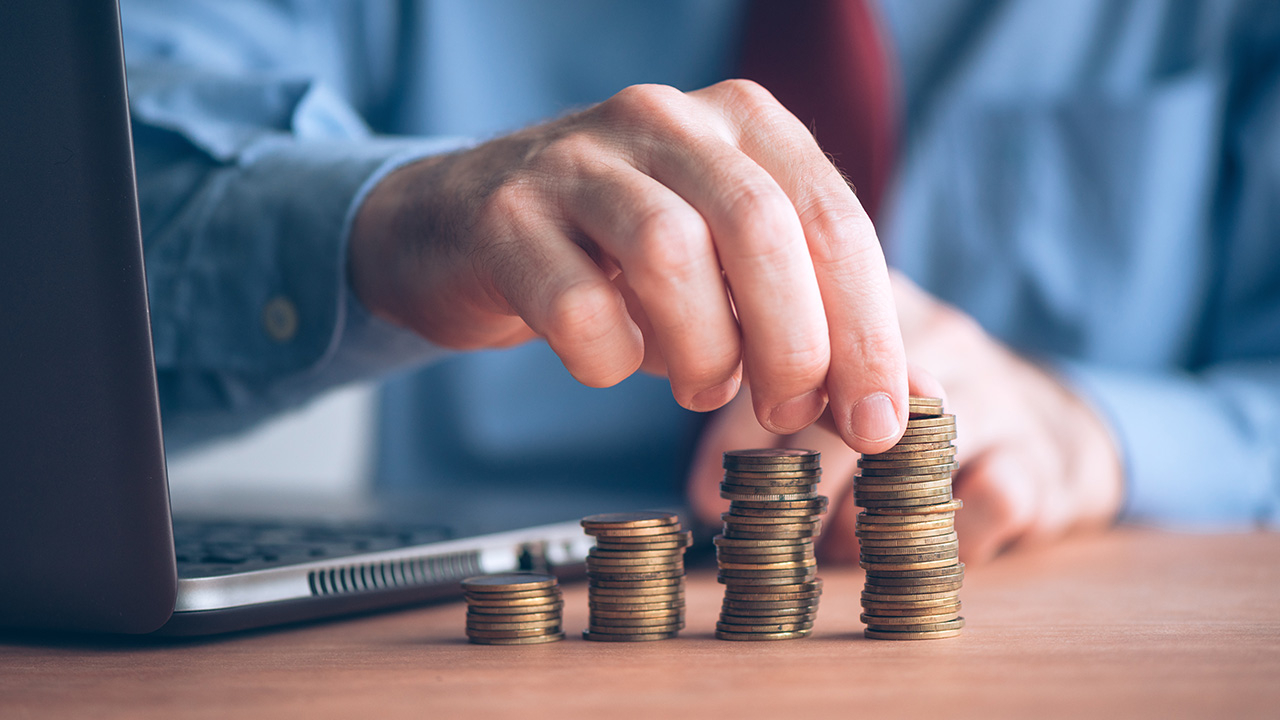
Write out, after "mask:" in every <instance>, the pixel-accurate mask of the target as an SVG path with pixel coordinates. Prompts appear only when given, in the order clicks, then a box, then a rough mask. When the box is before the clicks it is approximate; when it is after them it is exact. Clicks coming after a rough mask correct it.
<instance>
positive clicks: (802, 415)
mask: <svg viewBox="0 0 1280 720" xmlns="http://www.w3.org/2000/svg"><path fill="white" fill-rule="evenodd" d="M631 90H632V91H631V92H627V93H620V94H619V95H618V96H615V99H617V100H619V101H620V104H619V105H618V107H619V108H621V109H623V110H625V111H626V113H627V114H628V116H631V117H661V118H665V119H666V120H665V121H664V122H663V123H662V124H661V125H660V126H655V128H654V131H653V132H654V134H655V135H662V136H664V137H675V138H677V139H678V141H677V142H666V143H648V144H647V145H645V146H644V147H639V148H636V149H635V150H634V157H633V160H634V161H635V162H636V164H637V167H639V168H640V169H641V170H642V171H644V172H646V173H648V174H649V175H651V176H652V177H653V178H654V179H656V180H657V181H658V182H660V183H662V184H663V185H666V186H667V187H670V188H671V189H672V190H674V191H675V192H676V193H678V194H679V195H680V196H681V197H682V198H684V199H685V201H686V202H688V203H689V204H690V205H692V206H693V207H694V208H695V209H696V210H697V211H698V213H699V214H701V216H702V217H703V218H704V219H705V220H706V223H707V225H708V226H709V227H710V229H711V237H712V238H713V241H714V244H715V250H716V253H717V254H718V257H719V262H720V266H721V268H722V269H723V270H724V273H725V276H726V277H727V279H728V285H729V287H730V289H731V293H732V303H733V307H734V309H735V310H736V312H737V316H738V321H739V325H740V327H741V335H742V357H743V364H744V368H745V372H746V375H747V377H748V378H750V382H751V384H752V391H753V392H752V397H753V398H754V403H755V409H756V415H757V417H758V418H759V419H760V422H761V423H762V424H763V425H764V426H765V427H766V428H767V429H769V430H771V431H774V432H778V433H790V432H794V431H796V430H799V429H800V428H802V427H805V426H806V425H808V424H809V423H811V422H813V421H814V420H816V419H817V418H818V416H819V415H820V414H821V413H822V410H823V408H824V407H825V405H826V393H825V391H824V389H823V385H824V382H825V379H826V374H827V365H828V362H829V361H830V356H831V353H830V342H829V339H828V329H827V321H826V316H825V315H824V313H823V311H822V296H821V293H820V292H819V290H818V281H817V278H816V276H815V275H814V271H813V263H812V261H811V260H810V258H809V251H808V248H807V247H806V246H805V242H804V232H803V229H802V228H801V225H800V221H799V218H798V217H797V216H796V211H795V207H794V206H793V205H792V204H791V201H790V199H788V198H787V195H786V193H784V192H783V191H782V189H781V188H780V187H779V186H778V183H777V182H776V181H775V180H774V179H773V178H772V177H770V175H769V173H767V172H766V171H765V170H764V169H763V168H761V167H760V165H759V164H758V163H756V162H755V161H754V160H752V159H751V158H750V157H748V156H747V155H745V154H743V153H742V151H741V150H739V149H738V148H737V147H735V146H734V145H732V144H731V142H730V141H729V140H730V139H731V138H728V137H727V133H726V132H724V131H723V128H722V127H718V126H717V121H716V113H715V112H708V108H707V107H706V106H694V105H690V104H689V103H688V98H687V97H686V96H683V95H679V96H678V97H677V96H671V95H666V94H665V92H666V91H659V90H652V89H651V90H645V89H643V88H640V89H636V88H633V89H631ZM670 92H671V93H675V92H676V91H674V90H671V91H670ZM611 102H612V101H611ZM673 107H674V108H676V110H675V111H674V112H676V116H675V117H673V109H672V108H673ZM680 113H683V114H682V115H681V114H680ZM719 125H723V122H720V123H719ZM655 321H656V318H655ZM670 359H671V358H670V357H668V360H670Z"/></svg>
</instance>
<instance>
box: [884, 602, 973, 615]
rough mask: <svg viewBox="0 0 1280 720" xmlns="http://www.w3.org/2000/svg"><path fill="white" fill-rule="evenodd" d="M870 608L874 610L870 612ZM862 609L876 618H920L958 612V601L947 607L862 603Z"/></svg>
mask: <svg viewBox="0 0 1280 720" xmlns="http://www.w3.org/2000/svg"><path fill="white" fill-rule="evenodd" d="M872 608H875V609H874V610H872ZM863 609H864V610H867V611H868V612H870V614H872V615H876V616H878V617H920V616H921V615H942V614H946V613H956V612H959V611H960V601H959V600H957V601H955V602H954V603H952V604H950V605H947V604H943V605H925V606H924V607H884V606H882V605H880V604H879V603H863Z"/></svg>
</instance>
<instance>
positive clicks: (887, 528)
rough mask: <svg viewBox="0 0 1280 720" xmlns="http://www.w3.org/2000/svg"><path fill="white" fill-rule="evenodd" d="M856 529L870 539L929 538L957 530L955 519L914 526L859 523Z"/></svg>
mask: <svg viewBox="0 0 1280 720" xmlns="http://www.w3.org/2000/svg"><path fill="white" fill-rule="evenodd" d="M921 525H925V523H921ZM854 530H855V531H857V535H858V537H860V538H867V539H869V540H883V541H889V540H915V539H917V538H929V537H936V536H939V535H948V534H950V533H953V532H955V521H953V520H945V521H938V522H936V523H928V525H927V526H926V527H913V526H912V525H910V524H907V523H903V524H901V525H884V524H879V525H877V524H874V523H873V524H864V523H857V524H856V525H854Z"/></svg>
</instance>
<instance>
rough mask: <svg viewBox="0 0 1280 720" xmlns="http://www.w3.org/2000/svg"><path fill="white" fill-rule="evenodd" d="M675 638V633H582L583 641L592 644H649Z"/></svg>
mask: <svg viewBox="0 0 1280 720" xmlns="http://www.w3.org/2000/svg"><path fill="white" fill-rule="evenodd" d="M673 637H676V633H674V632H667V633H645V634H643V635H609V634H606V633H593V632H591V631H590V630H583V631H582V639H583V640H592V641H594V642H649V641H652V640H667V639H669V638H673Z"/></svg>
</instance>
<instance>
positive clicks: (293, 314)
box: [262, 295, 298, 343]
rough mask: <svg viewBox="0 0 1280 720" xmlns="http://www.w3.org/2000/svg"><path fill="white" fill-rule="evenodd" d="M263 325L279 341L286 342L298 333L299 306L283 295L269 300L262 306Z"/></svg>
mask: <svg viewBox="0 0 1280 720" xmlns="http://www.w3.org/2000/svg"><path fill="white" fill-rule="evenodd" d="M262 327H263V328H265V329H266V331H267V335H268V336H270V337H271V339H272V340H275V341H276V342H278V343H286V342H289V341H290V340H292V339H293V337H294V336H295V335H297V334H298V307H297V306H296V305H294V304H293V301H292V300H290V299H289V298H287V297H284V296H283V295H278V296H276V297H273V298H271V299H270V300H268V301H267V304H266V305H265V306H264V307H263V308H262Z"/></svg>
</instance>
